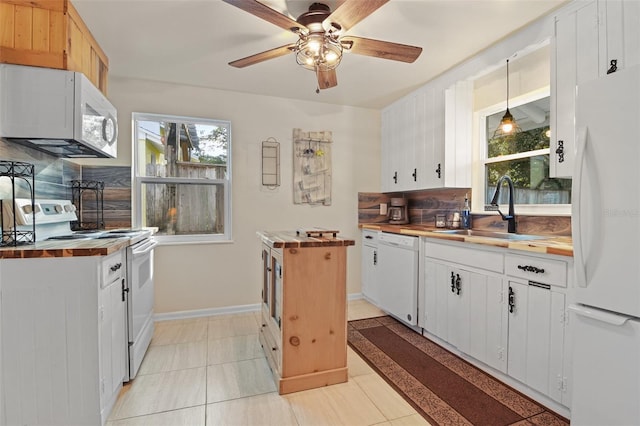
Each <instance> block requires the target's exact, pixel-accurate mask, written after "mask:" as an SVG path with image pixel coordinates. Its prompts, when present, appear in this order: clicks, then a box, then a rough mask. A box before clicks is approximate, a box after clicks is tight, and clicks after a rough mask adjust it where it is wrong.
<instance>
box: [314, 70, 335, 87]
mask: <svg viewBox="0 0 640 426" xmlns="http://www.w3.org/2000/svg"><path fill="white" fill-rule="evenodd" d="M316 76H317V77H318V89H330V88H331V87H336V86H337V85H338V76H337V75H336V70H335V69H332V70H328V71H322V70H316Z"/></svg>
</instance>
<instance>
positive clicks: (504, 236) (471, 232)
mask: <svg viewBox="0 0 640 426" xmlns="http://www.w3.org/2000/svg"><path fill="white" fill-rule="evenodd" d="M433 232H434V233H436V234H447V235H462V236H464V237H485V238H498V239H501V240H512V241H521V240H524V241H526V240H540V239H544V238H547V237H544V236H542V235H530V234H510V233H507V232H492V231H480V230H475V229H446V230H442V231H433Z"/></svg>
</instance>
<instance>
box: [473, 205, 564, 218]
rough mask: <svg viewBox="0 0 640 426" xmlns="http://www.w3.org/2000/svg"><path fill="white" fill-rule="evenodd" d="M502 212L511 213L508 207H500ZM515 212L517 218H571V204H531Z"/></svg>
mask: <svg viewBox="0 0 640 426" xmlns="http://www.w3.org/2000/svg"><path fill="white" fill-rule="evenodd" d="M500 210H502V212H503V213H506V212H508V211H509V206H508V205H502V204H501V205H500ZM514 210H515V212H516V216H518V215H523V216H571V204H555V205H554V204H544V205H542V204H529V205H515V206H514ZM471 213H472V214H482V215H490V214H496V215H497V214H498V212H496V211H484V210H482V211H472V212H471Z"/></svg>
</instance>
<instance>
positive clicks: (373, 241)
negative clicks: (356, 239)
mask: <svg viewBox="0 0 640 426" xmlns="http://www.w3.org/2000/svg"><path fill="white" fill-rule="evenodd" d="M379 234H380V232H379V231H370V230H366V229H365V230H363V231H362V244H366V245H370V246H377V245H378V235H379Z"/></svg>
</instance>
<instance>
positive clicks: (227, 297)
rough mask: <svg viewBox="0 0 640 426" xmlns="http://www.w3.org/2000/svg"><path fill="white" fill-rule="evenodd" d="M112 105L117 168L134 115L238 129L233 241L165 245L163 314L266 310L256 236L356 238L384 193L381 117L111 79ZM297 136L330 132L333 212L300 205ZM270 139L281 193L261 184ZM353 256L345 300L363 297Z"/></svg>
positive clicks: (160, 273) (127, 150)
mask: <svg viewBox="0 0 640 426" xmlns="http://www.w3.org/2000/svg"><path fill="white" fill-rule="evenodd" d="M309 90H314V88H313V87H309ZM330 90H340V86H338V87H337V88H335V89H330ZM109 98H110V100H111V101H112V102H113V103H114V105H115V106H116V107H117V108H118V118H119V123H120V125H119V131H120V136H119V138H118V144H119V149H118V160H117V162H118V163H119V164H127V165H128V164H131V113H132V112H148V113H160V114H171V115H184V116H194V117H206V118H216V119H222V120H229V121H231V129H232V132H231V137H232V161H233V163H232V167H233V182H232V185H233V190H232V200H233V219H232V220H233V242H232V243H218V244H193V245H165V246H161V247H159V248H158V249H157V250H156V255H155V262H156V266H155V274H156V275H155V279H156V304H155V310H156V313H168V312H179V311H190V310H199V309H210V308H220V307H229V306H238V305H247V304H257V303H259V301H260V290H261V273H260V266H261V260H260V242H259V240H258V238H257V237H256V231H259V230H286V229H291V230H295V229H298V228H304V227H310V226H320V227H327V228H332V229H339V230H340V231H341V235H344V236H349V237H352V238H354V239H356V241H358V240H359V234H360V232H359V230H358V227H357V223H358V210H357V209H358V197H357V193H358V192H376V191H379V189H380V173H379V171H380V113H379V111H377V110H373V109H364V108H353V107H341V106H335V105H329V104H323V103H319V102H318V103H316V102H303V101H296V100H291V99H284V98H275V97H265V96H255V95H250V94H245V93H237V92H227V91H220V90H212V89H205V88H201V87H193V86H183V85H174V84H165V83H158V82H151V81H145V80H131V79H120V78H111V79H110V81H109ZM321 98H322V95H321V94H320V95H319V99H321ZM294 128H301V129H303V130H330V131H332V132H333V140H334V143H333V147H332V149H333V153H332V160H333V192H332V205H331V206H316V207H311V206H307V205H294V204H293V194H292V184H291V181H292V175H293V172H292V164H293V159H292V131H293V129H294ZM269 137H274V138H276V139H277V140H278V142H280V153H281V173H282V174H281V176H282V179H281V183H282V185H281V187H280V188H278V189H276V190H269V189H263V188H262V186H261V176H260V172H261V162H260V147H261V142H262V141H263V140H266V139H267V138H269ZM347 252H348V266H347V274H348V276H347V286H348V287H347V293H359V292H360V244H359V241H358V242H357V246H356V247H349V248H348V249H347Z"/></svg>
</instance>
